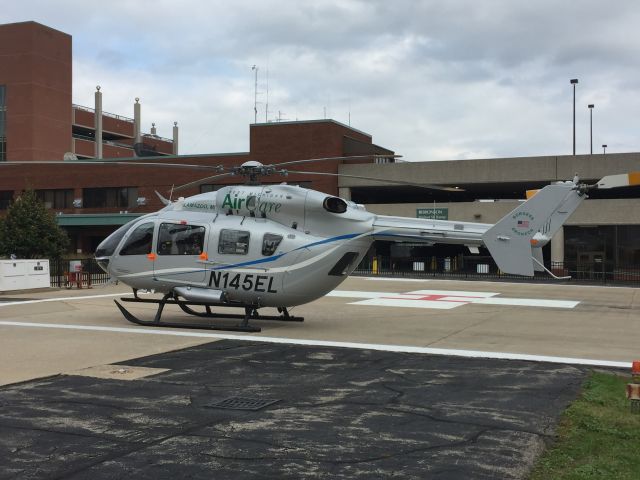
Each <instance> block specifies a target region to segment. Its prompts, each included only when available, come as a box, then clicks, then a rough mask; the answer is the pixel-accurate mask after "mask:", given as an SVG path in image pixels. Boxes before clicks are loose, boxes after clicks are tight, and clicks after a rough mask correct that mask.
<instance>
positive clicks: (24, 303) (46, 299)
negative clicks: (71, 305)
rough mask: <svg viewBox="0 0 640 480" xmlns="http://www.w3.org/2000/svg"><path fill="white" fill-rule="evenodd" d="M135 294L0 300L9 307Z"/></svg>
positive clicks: (122, 295)
mask: <svg viewBox="0 0 640 480" xmlns="http://www.w3.org/2000/svg"><path fill="white" fill-rule="evenodd" d="M129 295H133V293H131V292H124V293H105V294H103V295H87V296H77V297H58V298H43V299H40V300H25V301H23V302H0V307H9V306H12V305H27V304H30V303H44V302H68V301H70V300H89V299H92V298H104V297H126V296H129Z"/></svg>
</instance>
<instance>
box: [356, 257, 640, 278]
mask: <svg viewBox="0 0 640 480" xmlns="http://www.w3.org/2000/svg"><path fill="white" fill-rule="evenodd" d="M545 267H546V268H547V269H549V270H550V271H551V272H552V273H553V274H554V275H556V276H557V277H570V278H569V279H565V280H557V279H554V278H553V277H551V276H550V275H549V274H548V273H547V272H535V276H534V277H533V278H530V277H522V276H520V275H510V274H507V273H504V272H501V271H500V269H499V268H498V267H497V265H496V263H495V262H494V261H493V259H492V258H491V257H479V256H474V257H464V256H462V255H460V256H457V257H445V258H438V257H426V258H412V259H410V260H407V259H393V258H389V257H379V258H376V259H373V258H364V259H363V260H362V262H361V263H360V265H358V267H357V268H356V269H355V271H354V272H353V273H352V275H363V276H365V275H366V276H381V277H407V278H434V279H452V280H496V281H499V280H503V281H507V280H508V281H510V282H531V281H536V282H554V283H557V282H567V283H575V284H590V285H629V286H640V266H633V267H629V268H615V269H609V270H607V269H606V268H605V266H604V265H603V264H600V263H594V264H580V265H577V264H576V263H570V262H551V263H546V264H545Z"/></svg>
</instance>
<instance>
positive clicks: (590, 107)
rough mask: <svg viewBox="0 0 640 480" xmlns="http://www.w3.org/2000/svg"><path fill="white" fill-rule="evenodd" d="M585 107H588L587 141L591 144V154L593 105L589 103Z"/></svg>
mask: <svg viewBox="0 0 640 480" xmlns="http://www.w3.org/2000/svg"><path fill="white" fill-rule="evenodd" d="M587 107H588V108H589V142H590V144H591V155H593V107H595V105H594V104H593V103H590V104H589V105H587Z"/></svg>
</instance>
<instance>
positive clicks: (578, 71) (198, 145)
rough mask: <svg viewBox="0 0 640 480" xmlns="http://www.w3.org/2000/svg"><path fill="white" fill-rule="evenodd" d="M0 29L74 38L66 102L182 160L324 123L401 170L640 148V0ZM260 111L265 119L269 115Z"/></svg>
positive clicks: (235, 6)
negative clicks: (267, 132)
mask: <svg viewBox="0 0 640 480" xmlns="http://www.w3.org/2000/svg"><path fill="white" fill-rule="evenodd" d="M5 3H6V4H5V5H3V8H2V9H1V10H0V23H11V22H20V21H28V20H33V21H37V22H40V23H43V24H45V25H48V26H50V27H53V28H55V29H58V30H61V31H63V32H66V33H68V34H70V35H72V37H73V101H74V103H78V104H81V105H85V106H90V107H92V106H93V94H94V92H95V87H96V85H100V86H101V91H102V92H103V108H104V110H105V111H108V112H112V113H117V114H120V115H125V116H130V117H133V103H134V98H135V97H139V98H140V102H141V103H142V122H143V129H144V130H145V131H148V130H149V129H150V127H151V123H152V122H155V123H156V126H157V130H158V135H160V136H164V137H169V138H170V137H171V136H172V126H173V122H174V121H177V122H178V125H179V127H180V153H185V154H191V153H194V154H195V153H227V152H245V151H248V150H249V125H250V124H251V123H252V122H253V121H254V93H255V70H252V66H253V65H256V66H257V68H258V71H257V72H258V88H257V90H258V95H257V100H258V104H257V109H258V121H259V122H264V121H277V120H278V119H280V120H283V121H284V120H315V119H321V118H332V119H334V120H336V121H339V122H342V123H344V124H349V125H351V126H352V127H354V128H356V129H358V130H362V131H364V132H367V133H369V134H370V135H372V136H373V141H374V143H376V144H378V145H381V146H383V147H385V148H389V149H391V150H394V151H395V152H396V153H398V154H401V155H403V156H404V160H406V161H435V160H457V159H475V158H494V157H523V156H539V155H566V154H571V153H572V149H573V143H572V142H573V137H572V125H573V124H572V121H573V86H571V85H570V83H569V80H570V79H572V78H577V79H579V83H578V85H577V86H576V153H578V154H581V153H589V148H590V143H589V142H590V140H589V122H590V120H589V109H588V108H587V105H588V104H594V105H595V108H594V109H593V112H592V113H593V146H594V152H595V153H599V152H601V151H602V147H601V145H602V144H607V145H608V147H607V153H610V152H611V153H613V152H615V153H618V152H631V151H633V152H638V151H640V135H639V134H640V68H638V61H639V59H640V34H638V28H637V26H638V25H640V4H638V2H637V1H634V0H617V1H616V2H603V1H601V0H576V1H572V2H558V1H553V0H536V1H535V2H531V1H529V2H524V1H520V2H514V1H510V0H483V1H477V0H448V1H443V0H433V1H432V0H422V1H421V0H413V1H411V0H394V1H389V0H366V1H364V0H363V1H360V0H335V1H334V0H313V1H302V0H301V1H273V0H262V1H260V2H258V1H247V0H233V1H227V0H218V1H202V0H201V1H193V0H181V1H175V0H172V1H168V0H153V1H148V0H137V1H131V0H127V1H125V0H111V1H109V2H87V1H86V0H83V1H78V0H57V1H50V0H49V1H47V0H41V1H36V0H21V1H19V2H16V1H13V2H5ZM267 101H268V111H267V112H265V109H266V105H267Z"/></svg>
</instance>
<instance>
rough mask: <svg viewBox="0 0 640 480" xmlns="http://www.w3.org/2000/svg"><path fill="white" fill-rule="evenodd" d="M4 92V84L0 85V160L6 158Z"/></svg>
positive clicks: (2, 160) (5, 104)
mask: <svg viewBox="0 0 640 480" xmlns="http://www.w3.org/2000/svg"><path fill="white" fill-rule="evenodd" d="M6 92H7V88H6V86H4V85H0V162H4V161H6V160H7V137H6V135H5V131H6V128H5V125H6V118H7V103H6Z"/></svg>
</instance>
